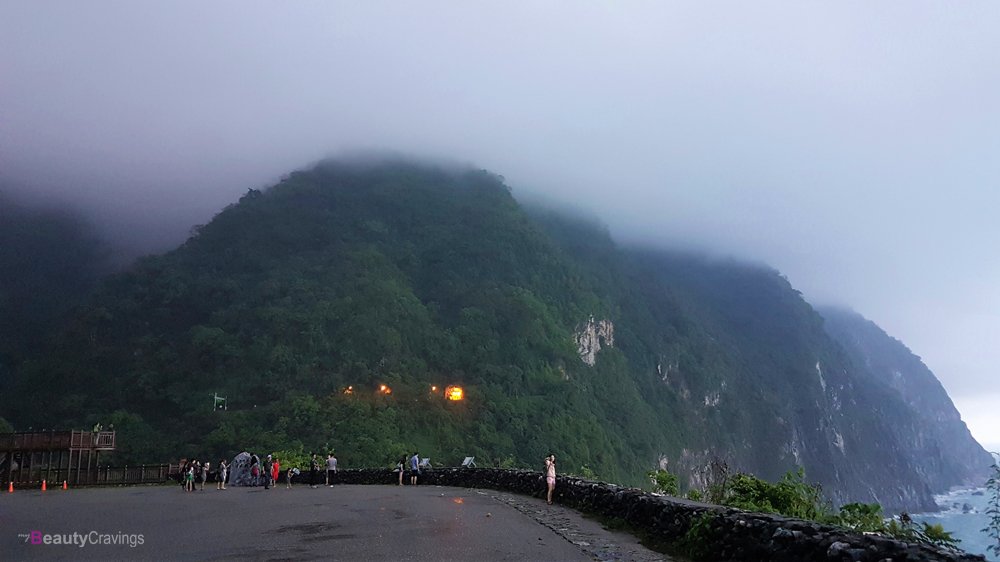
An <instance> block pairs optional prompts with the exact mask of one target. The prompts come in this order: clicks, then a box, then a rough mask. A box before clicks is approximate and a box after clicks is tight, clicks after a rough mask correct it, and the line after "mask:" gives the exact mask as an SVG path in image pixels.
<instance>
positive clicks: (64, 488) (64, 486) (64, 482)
mask: <svg viewBox="0 0 1000 562" xmlns="http://www.w3.org/2000/svg"><path fill="white" fill-rule="evenodd" d="M63 490H69V487H68V486H66V481H65V480H63Z"/></svg>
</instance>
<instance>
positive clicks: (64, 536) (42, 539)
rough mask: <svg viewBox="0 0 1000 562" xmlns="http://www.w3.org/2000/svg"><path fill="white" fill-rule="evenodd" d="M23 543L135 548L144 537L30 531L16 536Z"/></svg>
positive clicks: (119, 533) (128, 534)
mask: <svg viewBox="0 0 1000 562" xmlns="http://www.w3.org/2000/svg"><path fill="white" fill-rule="evenodd" d="M18 536H19V537H21V538H23V539H24V542H25V543H27V544H32V545H59V546H77V547H80V548H83V547H85V546H98V545H100V546H128V547H129V548H135V547H137V546H140V545H142V544H144V543H145V542H146V537H145V536H144V535H142V534H134V533H122V532H118V533H101V532H98V531H90V532H89V533H77V532H74V533H55V534H52V533H43V532H41V531H31V532H29V533H21V534H20V535H18Z"/></svg>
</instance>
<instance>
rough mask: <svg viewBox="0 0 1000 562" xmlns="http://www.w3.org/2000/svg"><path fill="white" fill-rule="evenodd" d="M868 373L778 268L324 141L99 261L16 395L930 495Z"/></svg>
mask: <svg viewBox="0 0 1000 562" xmlns="http://www.w3.org/2000/svg"><path fill="white" fill-rule="evenodd" d="M598 347H599V348H600V349H599V350H598ZM868 378H869V374H868V373H867V371H865V369H864V368H863V367H858V366H855V365H854V364H853V363H852V362H851V359H850V358H849V357H848V356H847V354H845V352H844V351H843V349H842V348H841V347H840V346H839V345H838V344H836V343H835V342H834V341H833V340H832V339H831V338H830V337H829V336H828V335H827V334H826V332H825V331H824V328H823V323H822V320H821V318H820V317H819V315H818V314H817V313H816V312H815V311H814V310H813V309H812V308H811V307H810V306H809V305H808V304H807V303H805V301H803V300H802V298H801V296H800V295H799V294H798V293H797V292H795V291H794V290H793V289H792V288H791V287H790V286H789V284H788V283H787V281H785V280H784V279H783V278H781V277H780V275H778V274H777V273H776V272H774V271H771V270H768V269H765V268H759V267H751V266H746V265H741V264H736V263H729V262H727V263H715V262H710V261H706V260H702V259H698V258H692V257H689V256H682V255H674V254H668V253H663V252H656V251H647V250H629V249H622V248H620V247H618V246H617V245H616V244H615V243H614V242H613V241H612V240H611V239H610V237H609V236H608V235H607V233H606V232H605V231H604V230H603V229H602V228H600V227H595V226H594V225H591V224H588V223H587V222H585V221H580V220H576V219H571V218H567V217H565V216H562V215H560V214H558V213H552V212H549V211H546V210H543V209H530V210H527V211H526V210H525V209H523V208H522V207H521V206H520V205H518V203H517V202H516V201H515V200H514V198H513V197H512V196H511V194H510V192H509V189H508V188H507V187H506V186H505V185H504V184H503V182H502V181H501V179H500V178H499V177H497V176H494V175H491V174H488V173H486V172H481V171H455V170H443V169H438V168H434V167H429V166H422V165H417V164H412V163H406V162H383V163H380V164H367V165H361V164H348V163H343V162H325V163H323V164H321V165H319V166H317V167H316V168H314V169H312V170H308V171H303V172H296V173H294V174H292V175H291V176H289V177H288V178H287V179H286V180H284V181H282V182H281V183H280V184H279V185H277V186H275V187H273V188H271V189H268V190H266V191H264V192H258V191H253V190H251V191H250V192H248V193H247V195H246V196H244V197H243V198H242V199H241V200H240V202H239V203H238V204H234V205H232V206H230V207H228V208H227V209H225V210H224V211H223V212H221V213H220V214H219V215H217V216H216V217H215V219H214V220H213V221H212V222H211V223H209V224H208V225H206V226H204V227H202V228H201V229H200V230H199V232H198V233H197V234H196V235H195V236H193V237H192V238H191V239H190V240H188V241H187V242H186V243H185V244H184V245H183V246H181V247H180V248H178V249H177V250H175V251H173V252H170V253H168V254H165V255H162V256H157V257H152V258H148V259H145V260H142V261H141V262H139V263H138V264H137V265H136V266H135V267H134V268H132V269H131V270H130V271H128V272H126V273H124V274H121V275H117V276H115V277H113V278H110V279H109V280H107V281H106V282H105V283H104V284H103V285H102V286H101V288H100V289H99V290H98V292H97V293H96V294H95V295H94V297H93V298H92V299H91V300H90V301H89V302H88V304H87V305H86V306H84V307H82V308H81V309H79V310H78V311H77V313H76V314H74V315H73V316H72V317H71V319H70V321H69V322H67V324H66V326H65V328H64V329H63V330H62V331H60V332H58V333H57V334H56V335H55V336H54V337H53V339H52V341H51V343H50V347H49V349H48V350H47V352H46V353H45V354H44V355H38V356H36V357H35V358H34V359H32V360H30V361H26V362H24V363H23V364H22V365H21V367H20V369H19V372H18V378H17V380H16V384H15V387H14V388H13V390H12V392H11V393H10V394H9V395H8V396H9V397H13V399H11V400H6V401H5V402H6V406H5V408H6V411H7V414H6V415H5V417H7V418H8V419H11V420H12V421H13V422H14V423H15V424H17V425H19V426H22V425H34V426H35V427H38V426H50V427H51V426H67V425H81V424H83V425H90V424H93V423H94V422H95V421H102V422H103V423H104V424H105V425H108V424H110V423H114V424H115V427H116V428H117V429H120V430H121V442H122V444H123V445H122V451H121V452H120V457H121V460H122V461H123V462H124V461H129V462H136V461H143V460H150V461H152V460H157V461H158V460H163V459H166V458H173V457H177V456H182V455H191V454H195V455H198V456H205V455H209V456H219V455H228V454H231V453H233V452H235V451H238V450H242V449H255V450H276V449H295V448H299V447H301V448H302V449H303V450H319V449H320V448H327V447H335V448H336V449H337V451H338V456H339V457H340V458H341V461H342V462H343V463H344V464H346V465H348V466H359V465H382V464H388V463H389V462H391V460H392V459H394V458H398V457H399V456H400V455H402V454H404V453H405V452H408V451H409V452H412V450H413V449H414V448H417V449H419V450H420V451H421V452H422V453H423V454H424V455H425V456H431V457H432V458H435V459H438V460H440V461H444V462H456V461H457V460H459V459H460V458H461V457H462V456H464V455H475V456H476V457H477V458H478V459H479V460H484V461H486V462H489V463H506V464H526V465H537V464H538V462H539V461H540V459H541V458H542V457H543V456H544V455H545V454H546V453H548V452H550V451H552V452H555V453H556V454H557V455H559V457H560V458H561V466H562V470H568V471H570V472H578V473H579V472H587V471H588V470H592V471H593V472H595V473H596V474H597V475H599V476H600V477H601V478H603V479H607V480H611V481H617V482H623V483H629V484H639V483H641V482H642V481H643V478H644V477H643V475H644V473H645V472H646V471H647V470H649V469H651V468H654V467H656V466H658V465H660V466H663V465H665V466H667V467H668V468H670V469H671V470H674V471H677V472H680V473H681V474H682V476H687V477H689V478H690V480H691V481H692V482H693V483H697V480H698V477H699V471H698V468H699V467H700V466H702V465H703V464H704V463H705V462H706V461H707V460H709V459H710V458H712V457H714V456H718V457H722V458H726V459H728V460H729V461H730V463H731V464H732V465H734V466H736V467H738V468H741V469H744V470H749V471H753V472H755V473H758V474H761V475H763V476H766V477H772V478H773V477H777V476H778V475H780V474H781V473H783V472H784V471H786V470H788V469H790V468H792V467H794V466H795V465H796V464H800V465H804V466H805V467H806V470H807V473H808V474H809V475H810V477H811V478H812V479H814V480H817V481H819V482H821V483H823V484H824V486H825V487H826V488H827V490H828V491H829V492H830V493H831V495H832V496H833V497H834V498H835V499H837V500H840V501H846V500H848V499H862V500H873V499H874V500H878V501H881V502H882V503H883V504H884V505H887V506H889V507H895V506H907V507H928V506H929V504H930V502H931V492H932V491H935V490H932V488H931V486H932V485H933V486H935V487H937V486H940V485H942V484H943V483H944V480H947V478H945V479H943V480H935V481H934V482H930V481H928V480H927V479H926V478H925V477H924V475H923V474H922V473H921V470H920V468H919V467H920V461H919V459H914V458H913V456H912V455H909V454H908V453H907V452H906V451H905V450H903V442H902V440H901V438H900V434H899V432H898V431H896V430H890V428H889V427H890V425H891V423H896V422H897V421H898V420H890V419H889V416H892V415H896V414H897V413H898V412H900V411H903V410H900V409H899V408H896V407H895V406H893V405H894V404H896V403H897V402H899V401H900V398H899V396H898V395H897V394H895V393H892V392H888V391H886V390H885V389H884V388H882V387H880V386H878V385H871V384H868V383H867V382H866V381H867V379H868ZM449 384H460V385H462V386H463V387H464V389H465V393H466V399H465V400H463V401H461V402H450V401H447V400H445V399H444V397H443V391H442V390H441V389H442V388H443V387H444V386H445V385H449ZM380 385H387V386H388V387H390V388H391V390H392V393H391V394H384V393H380V392H379V391H378V390H377V389H378V388H379V387H380ZM432 386H436V387H437V389H438V390H436V391H432V390H431V388H432ZM348 387H351V389H352V392H351V393H350V394H347V393H345V389H347V388H348ZM39 389H44V390H45V391H44V392H42V391H40V390H39ZM213 393H218V394H219V395H223V396H227V397H228V404H229V409H228V410H227V411H213V409H212V395H213ZM887 404H888V405H890V406H891V407H886V405H887ZM908 412H909V413H907V414H906V415H907V416H909V418H907V419H906V420H902V423H910V422H911V421H912V419H914V418H916V417H918V416H919V415H920V414H919V412H916V411H913V410H909V411H908ZM944 472H947V471H946V470H945V471H944Z"/></svg>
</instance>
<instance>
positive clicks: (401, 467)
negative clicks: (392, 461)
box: [396, 455, 406, 486]
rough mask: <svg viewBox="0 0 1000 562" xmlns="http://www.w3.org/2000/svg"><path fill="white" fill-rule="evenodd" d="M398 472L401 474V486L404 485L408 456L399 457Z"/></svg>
mask: <svg viewBox="0 0 1000 562" xmlns="http://www.w3.org/2000/svg"><path fill="white" fill-rule="evenodd" d="M396 470H397V471H398V472H399V485H400V486H402V485H403V473H404V472H406V455H403V456H401V457H399V461H398V462H397V463H396Z"/></svg>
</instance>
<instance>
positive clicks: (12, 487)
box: [7, 482, 14, 494]
mask: <svg viewBox="0 0 1000 562" xmlns="http://www.w3.org/2000/svg"><path fill="white" fill-rule="evenodd" d="M7 492H8V493H10V494H13V493H14V483H13V482H11V483H10V486H8V487H7Z"/></svg>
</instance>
